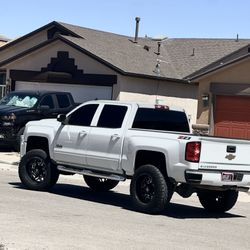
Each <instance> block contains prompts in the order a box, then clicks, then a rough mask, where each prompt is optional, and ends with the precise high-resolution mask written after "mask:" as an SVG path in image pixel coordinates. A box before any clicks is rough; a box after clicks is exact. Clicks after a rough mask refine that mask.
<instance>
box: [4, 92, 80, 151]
mask: <svg viewBox="0 0 250 250" xmlns="http://www.w3.org/2000/svg"><path fill="white" fill-rule="evenodd" d="M75 106H76V104H75V103H74V100H73V97H72V95H71V94H70V93H68V92H56V91H30V90H23V91H13V92H10V93H9V94H7V95H6V96H4V97H3V98H2V99H1V100H0V143H1V144H2V145H9V146H13V147H14V149H15V150H19V147H20V136H21V135H22V134H23V131H24V127H25V125H26V123H27V122H29V121H33V120H40V119H44V118H55V117H57V115H58V114H61V113H65V114H66V113H68V112H69V111H70V110H71V109H73V108H74V107H75Z"/></svg>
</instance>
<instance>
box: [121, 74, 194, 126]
mask: <svg viewBox="0 0 250 250" xmlns="http://www.w3.org/2000/svg"><path fill="white" fill-rule="evenodd" d="M119 80H120V82H122V84H120V85H121V90H120V94H119V97H118V98H119V99H120V100H122V101H138V102H144V103H159V104H166V105H169V106H178V107H181V108H183V109H184V110H185V111H186V113H187V115H188V116H189V118H190V122H191V124H194V123H196V116H197V89H198V87H197V86H196V85H187V84H183V83H174V82H167V81H158V80H148V79H141V78H134V77H125V76H120V78H119Z"/></svg>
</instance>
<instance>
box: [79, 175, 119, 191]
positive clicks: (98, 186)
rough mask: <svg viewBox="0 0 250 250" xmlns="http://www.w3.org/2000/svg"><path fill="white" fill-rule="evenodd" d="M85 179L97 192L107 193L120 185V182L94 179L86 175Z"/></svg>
mask: <svg viewBox="0 0 250 250" xmlns="http://www.w3.org/2000/svg"><path fill="white" fill-rule="evenodd" d="M83 178H84V181H85V182H86V184H87V185H88V186H89V187H90V188H91V189H93V190H95V191H103V192H106V191H109V190H111V189H113V188H114V187H116V186H117V185H118V183H119V181H116V180H109V179H106V178H99V177H93V176H89V175H84V176H83Z"/></svg>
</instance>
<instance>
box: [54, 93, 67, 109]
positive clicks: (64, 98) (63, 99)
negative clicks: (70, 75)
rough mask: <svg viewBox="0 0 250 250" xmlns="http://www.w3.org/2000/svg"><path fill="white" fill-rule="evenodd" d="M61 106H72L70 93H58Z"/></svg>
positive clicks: (57, 96)
mask: <svg viewBox="0 0 250 250" xmlns="http://www.w3.org/2000/svg"><path fill="white" fill-rule="evenodd" d="M56 98H57V102H58V106H59V108H67V107H69V106H70V101H69V97H68V95H65V94H57V95H56Z"/></svg>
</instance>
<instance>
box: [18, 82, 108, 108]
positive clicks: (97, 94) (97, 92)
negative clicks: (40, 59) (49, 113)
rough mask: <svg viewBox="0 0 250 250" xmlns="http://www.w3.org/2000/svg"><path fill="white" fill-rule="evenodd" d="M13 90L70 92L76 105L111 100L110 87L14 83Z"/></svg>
mask: <svg viewBox="0 0 250 250" xmlns="http://www.w3.org/2000/svg"><path fill="white" fill-rule="evenodd" d="M15 90H48V91H66V92H70V93H71V94H72V96H73V98H74V100H75V102H77V103H81V102H85V101H90V100H95V99H99V100H111V99H112V87H108V86H90V85H79V84H61V83H60V84H59V83H39V82H21V81H16V87H15Z"/></svg>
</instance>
